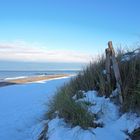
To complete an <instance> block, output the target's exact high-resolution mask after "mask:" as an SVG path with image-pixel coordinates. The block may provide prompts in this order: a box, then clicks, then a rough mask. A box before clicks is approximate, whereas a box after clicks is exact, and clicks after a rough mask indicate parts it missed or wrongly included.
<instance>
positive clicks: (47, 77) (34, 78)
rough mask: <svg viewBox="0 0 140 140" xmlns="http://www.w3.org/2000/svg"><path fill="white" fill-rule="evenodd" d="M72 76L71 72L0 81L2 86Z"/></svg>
mask: <svg viewBox="0 0 140 140" xmlns="http://www.w3.org/2000/svg"><path fill="white" fill-rule="evenodd" d="M68 76H71V75H70V74H58V75H47V76H33V77H26V78H19V79H9V80H5V81H2V82H0V87H4V86H9V85H15V84H25V83H31V82H37V81H44V80H45V81H47V80H51V79H56V78H63V77H68Z"/></svg>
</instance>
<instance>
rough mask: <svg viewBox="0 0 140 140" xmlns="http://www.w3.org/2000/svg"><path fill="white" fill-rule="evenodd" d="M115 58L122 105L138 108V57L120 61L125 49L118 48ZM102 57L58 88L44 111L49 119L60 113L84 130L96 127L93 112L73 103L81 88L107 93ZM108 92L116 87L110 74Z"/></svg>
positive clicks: (61, 116) (139, 65)
mask: <svg viewBox="0 0 140 140" xmlns="http://www.w3.org/2000/svg"><path fill="white" fill-rule="evenodd" d="M116 54H117V56H116V58H117V61H118V64H119V68H120V73H121V78H122V92H123V98H124V104H123V108H124V110H125V111H130V110H133V111H135V109H136V108H137V109H138V108H140V57H139V53H138V54H137V55H136V56H132V57H131V55H130V58H129V60H125V61H122V59H123V58H124V56H125V55H124V54H125V52H124V50H123V51H120V50H119V51H117V53H116ZM104 69H105V56H104V55H102V56H101V57H99V58H98V59H97V61H94V62H91V63H90V64H89V65H88V66H87V67H86V68H84V69H83V71H81V72H79V74H78V75H77V76H76V77H74V78H72V79H71V80H70V82H69V83H67V84H65V85H64V86H63V87H61V88H60V89H59V90H58V91H57V93H56V95H55V96H54V98H53V99H52V100H51V102H50V104H49V110H48V112H47V114H46V116H47V117H48V119H52V118H54V117H56V115H57V116H59V117H60V118H64V120H65V121H66V122H68V123H69V124H71V126H76V125H79V126H81V127H82V128H84V129H87V128H88V127H96V126H97V124H95V123H94V120H96V115H95V114H91V113H90V112H89V111H88V107H87V103H80V102H75V100H74V99H73V96H74V95H77V96H76V98H77V99H79V98H82V97H83V92H82V91H85V92H86V91H89V90H97V91H98V93H99V95H100V96H102V95H107V94H108V93H106V75H105V73H104ZM110 87H111V91H113V90H115V88H116V81H115V77H114V74H113V70H112V74H111V84H110Z"/></svg>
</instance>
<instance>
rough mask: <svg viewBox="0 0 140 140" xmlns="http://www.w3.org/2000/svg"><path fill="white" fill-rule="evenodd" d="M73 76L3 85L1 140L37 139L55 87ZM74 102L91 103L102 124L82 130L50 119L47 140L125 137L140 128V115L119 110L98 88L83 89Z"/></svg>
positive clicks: (0, 95) (123, 139)
mask: <svg viewBox="0 0 140 140" xmlns="http://www.w3.org/2000/svg"><path fill="white" fill-rule="evenodd" d="M69 79H70V78H66V77H65V78H62V79H60V78H59V79H55V80H49V81H42V82H41V81H39V82H35V83H28V84H23V85H13V86H7V87H2V88H0V140H37V138H38V136H39V134H40V132H41V131H42V129H43V124H44V123H46V121H43V115H44V113H45V112H46V111H47V109H48V106H47V103H48V102H49V100H50V99H51V98H52V97H53V95H54V94H55V92H56V89H57V88H58V87H60V86H61V85H63V84H64V83H65V82H68V81H69ZM83 94H84V96H83V98H80V99H77V98H76V95H75V96H74V97H73V99H74V100H75V102H90V104H89V106H88V111H89V112H91V113H95V114H96V115H97V120H96V121H97V122H99V123H102V124H103V127H97V128H89V129H88V130H83V129H82V128H81V127H80V126H75V127H73V128H71V126H70V125H69V124H67V123H66V122H65V121H64V119H63V118H59V117H56V118H54V119H52V120H47V121H48V133H47V137H48V140H126V138H128V136H127V135H126V133H125V132H128V133H131V132H132V131H133V130H134V129H136V128H138V127H140V117H138V116H137V114H134V113H125V114H120V113H119V107H118V106H116V105H115V104H114V103H112V102H111V101H110V99H109V98H105V97H99V96H97V94H98V93H97V92H96V91H88V92H86V93H85V92H83Z"/></svg>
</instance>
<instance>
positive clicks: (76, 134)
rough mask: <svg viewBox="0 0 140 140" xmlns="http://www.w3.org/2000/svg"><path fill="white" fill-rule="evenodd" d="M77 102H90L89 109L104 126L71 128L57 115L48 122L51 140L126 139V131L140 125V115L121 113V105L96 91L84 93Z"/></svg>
mask: <svg viewBox="0 0 140 140" xmlns="http://www.w3.org/2000/svg"><path fill="white" fill-rule="evenodd" d="M73 99H74V100H75V101H76V102H86V101H87V102H90V103H91V105H90V106H89V111H90V112H92V113H96V114H97V118H98V120H97V122H101V123H103V127H102V128H101V127H98V128H89V129H88V130H83V129H82V128H80V126H76V127H74V128H71V127H70V126H69V125H68V124H66V123H65V121H64V120H63V119H60V118H58V117H56V118H55V119H53V120H50V121H49V123H48V133H47V137H48V138H49V140H87V139H88V140H126V138H128V136H127V135H126V133H125V132H128V133H131V132H132V131H133V130H134V129H136V128H138V127H140V117H137V115H136V114H133V113H125V114H122V115H120V114H119V107H118V106H116V105H115V104H113V103H112V102H111V101H110V99H109V98H105V97H98V96H97V92H96V91H88V92H86V93H84V98H81V99H78V100H76V98H75V96H74V97H73Z"/></svg>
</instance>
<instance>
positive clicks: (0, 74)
mask: <svg viewBox="0 0 140 140" xmlns="http://www.w3.org/2000/svg"><path fill="white" fill-rule="evenodd" d="M78 72H79V71H78V70H55V71H54V70H53V71H50V70H49V71H0V80H3V79H5V78H15V77H29V76H36V75H38V76H39V75H55V74H76V73H78Z"/></svg>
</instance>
